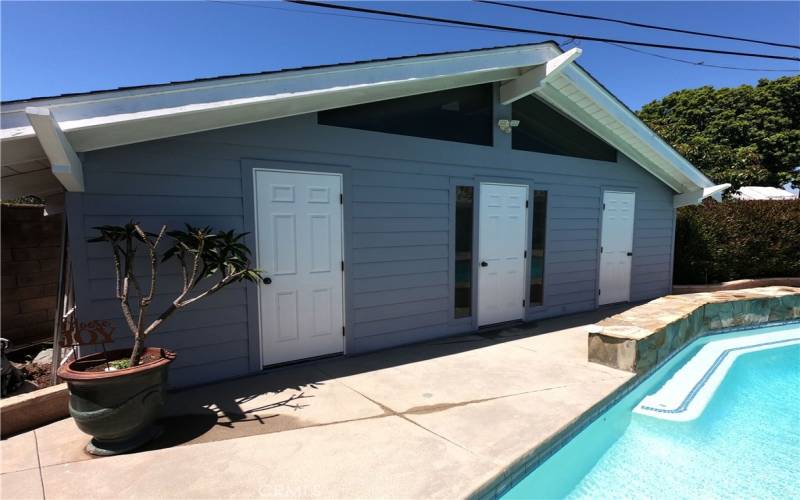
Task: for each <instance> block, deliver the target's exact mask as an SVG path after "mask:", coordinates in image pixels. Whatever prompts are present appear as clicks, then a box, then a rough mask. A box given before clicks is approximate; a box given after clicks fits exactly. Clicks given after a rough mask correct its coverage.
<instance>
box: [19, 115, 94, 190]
mask: <svg viewBox="0 0 800 500" xmlns="http://www.w3.org/2000/svg"><path fill="white" fill-rule="evenodd" d="M25 114H26V115H27V116H28V121H30V122H31V126H32V127H33V130H34V132H36V137H37V139H39V144H41V145H42V149H43V150H44V152H45V154H46V155H47V159H48V160H50V169H51V170H52V171H53V175H55V176H56V178H57V179H58V181H59V182H60V183H61V184H62V185H63V186H64V188H65V189H66V190H67V191H77V192H82V191H83V190H84V185H83V164H82V163H81V160H80V158H78V155H77V153H75V149H73V147H72V144H70V142H69V140H68V139H67V136H66V135H64V131H63V130H61V126H59V124H58V122H57V121H56V119H55V118H54V117H53V114H52V113H51V112H50V109H48V108H39V107H32V106H31V107H27V108H25Z"/></svg>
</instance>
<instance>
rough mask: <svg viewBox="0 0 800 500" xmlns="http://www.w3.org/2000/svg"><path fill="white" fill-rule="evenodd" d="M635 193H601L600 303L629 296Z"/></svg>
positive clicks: (628, 298) (618, 300)
mask: <svg viewBox="0 0 800 500" xmlns="http://www.w3.org/2000/svg"><path fill="white" fill-rule="evenodd" d="M635 204H636V195H635V193H623V192H618V191H606V192H604V193H603V235H602V237H601V238H600V285H599V286H600V290H599V293H600V297H599V303H600V304H612V303H614V302H627V301H629V300H630V298H631V261H632V260H633V257H632V256H633V217H634V213H635Z"/></svg>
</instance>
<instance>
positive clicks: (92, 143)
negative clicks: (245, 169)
mask: <svg viewBox="0 0 800 500" xmlns="http://www.w3.org/2000/svg"><path fill="white" fill-rule="evenodd" d="M560 53H561V52H560V51H559V50H558V48H557V47H556V46H555V45H554V44H550V43H544V44H536V45H527V46H521V47H507V48H498V49H487V50H481V51H469V52H463V53H455V54H442V55H438V56H418V57H409V58H403V59H396V60H391V61H376V62H371V63H361V64H347V65H340V66H331V67H326V68H316V69H314V68H312V69H306V70H295V71H284V72H277V73H273V74H264V75H251V76H242V77H232V78H221V79H215V80H208V81H202V82H188V83H178V84H173V85H165V86H155V87H145V88H141V89H130V90H119V91H109V92H100V93H97V94H90V95H84V96H72V97H63V98H53V99H44V100H36V101H33V102H27V103H11V104H8V105H4V106H3V107H2V110H0V111H1V112H2V123H3V125H2V126H3V128H4V130H2V132H0V140H2V141H3V144H4V145H5V144H6V142H7V141H9V144H10V143H11V142H12V141H14V140H15V139H16V140H17V141H20V144H21V143H23V142H24V141H22V139H27V138H30V137H32V133H33V131H32V129H29V128H28V127H27V125H28V124H27V122H26V120H25V116H24V108H25V106H26V105H31V104H34V103H35V105H37V106H44V107H47V108H49V109H50V110H51V112H52V114H53V116H54V117H55V119H56V121H57V122H58V123H59V124H60V126H61V128H62V130H63V131H64V132H65V133H66V134H67V137H68V138H69V139H70V142H71V143H72V145H73V146H74V148H75V150H76V151H88V150H92V149H101V148H105V147H111V146H118V145H122V144H128V143H132V142H139V141H141V140H151V139H157V138H162V137H170V136H175V135H182V134H187V133H193V132H199V131H203V130H209V129H212V128H220V127H226V126H233V125H239V124H244V123H251V122H254V121H262V120H269V119H274V118H279V117H285V116H291V115H293V114H302V113H307V112H311V111H317V110H320V109H329V108H332V107H340V106H347V105H352V104H359V103H363V102H370V101H375V100H381V99H390V98H393V97H402V96H404V95H413V94H415V93H423V92H430V91H432V90H430V89H436V90H441V89H444V88H450V87H457V86H462V85H470V84H474V83H473V82H481V83H487V82H489V81H499V80H507V79H511V78H514V77H516V76H518V75H519V68H525V67H531V66H537V65H540V64H543V63H545V62H547V61H548V60H550V59H552V58H554V57H557V56H558V55H559V54H560ZM429 82H437V84H436V85H429V84H428V83H429ZM387 89H388V90H387ZM392 89H393V90H396V92H394V93H393V92H392V91H391V90H392ZM334 95H339V96H340V97H343V98H342V99H339V100H337V103H336V105H335V106H334V105H331V106H327V107H326V106H322V105H321V101H324V100H326V99H329V98H330V97H331V96H334ZM278 102H283V103H284V104H285V105H284V106H283V107H282V108H281V111H280V112H275V113H272V112H270V110H269V108H271V107H273V106H274V104H275V103H278ZM261 105H264V106H261ZM232 110H234V111H235V112H231V111H232ZM236 110H238V112H236ZM190 114H193V115H195V118H196V120H192V119H190V120H185V119H181V118H180V116H181V115H183V116H185V115H190ZM215 114H219V116H213V115H215ZM239 115H241V116H239ZM175 117H178V119H176V120H173V119H171V118H175ZM200 118H203V119H200ZM162 119H164V123H163V124H160V123H159V122H160V121H161V120H162ZM137 121H138V122H141V123H142V124H144V125H143V126H146V127H149V128H151V131H150V132H149V133H143V132H142V131H137V130H136V128H135V127H122V126H121V125H123V124H128V123H136V122H137ZM117 125H120V127H117V131H116V133H115V134H110V133H103V134H101V135H104V136H105V138H106V139H109V138H113V142H110V143H106V142H104V141H103V140H95V139H92V138H91V136H92V135H93V133H94V132H97V131H99V130H100V129H102V128H104V127H112V126H117ZM172 125H175V126H178V125H180V126H179V127H177V128H175V127H173V126H172ZM125 134H131V137H126V136H125Z"/></svg>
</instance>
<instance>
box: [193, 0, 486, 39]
mask: <svg viewBox="0 0 800 500" xmlns="http://www.w3.org/2000/svg"><path fill="white" fill-rule="evenodd" d="M204 1H205V2H206V3H214V4H217V5H232V6H234V7H251V8H254V9H268V10H281V11H283V12H294V13H296V14H315V15H318V16H333V17H347V18H350V19H364V20H367V21H381V22H386V23H400V24H415V25H417V26H433V27H435V28H453V29H461V30H473V31H491V32H493V33H497V30H495V29H491V28H477V27H474V26H458V25H454V24H441V23H432V22H431V23H424V22H420V21H410V20H402V19H387V18H385V17H375V16H358V15H355V14H342V13H339V12H318V11H313V10H298V9H293V8H286V7H276V6H275V5H265V4H266V3H269V4H274V3H278V2H235V1H228V0H204Z"/></svg>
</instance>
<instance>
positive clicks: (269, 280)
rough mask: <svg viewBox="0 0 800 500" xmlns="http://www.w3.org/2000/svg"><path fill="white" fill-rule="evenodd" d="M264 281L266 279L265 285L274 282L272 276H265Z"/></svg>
mask: <svg viewBox="0 0 800 500" xmlns="http://www.w3.org/2000/svg"><path fill="white" fill-rule="evenodd" d="M262 281H264V284H265V285H269V284H271V283H272V278H269V277H267V278H264V279H263V280H262Z"/></svg>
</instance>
